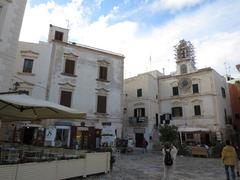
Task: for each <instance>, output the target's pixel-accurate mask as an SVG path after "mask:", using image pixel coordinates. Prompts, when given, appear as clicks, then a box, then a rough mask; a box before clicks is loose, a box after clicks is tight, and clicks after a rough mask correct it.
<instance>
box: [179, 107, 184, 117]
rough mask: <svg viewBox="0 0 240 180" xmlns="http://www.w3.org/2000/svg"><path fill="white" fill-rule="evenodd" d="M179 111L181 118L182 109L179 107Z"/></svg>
mask: <svg viewBox="0 0 240 180" xmlns="http://www.w3.org/2000/svg"><path fill="white" fill-rule="evenodd" d="M179 111H180V116H182V115H183V113H182V107H179Z"/></svg>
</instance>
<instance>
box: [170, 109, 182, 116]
mask: <svg viewBox="0 0 240 180" xmlns="http://www.w3.org/2000/svg"><path fill="white" fill-rule="evenodd" d="M172 116H173V117H181V116H182V107H173V108H172Z"/></svg>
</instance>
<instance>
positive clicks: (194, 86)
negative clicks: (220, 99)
mask: <svg viewBox="0 0 240 180" xmlns="http://www.w3.org/2000/svg"><path fill="white" fill-rule="evenodd" d="M192 88H193V93H199V89H198V84H193V85H192Z"/></svg>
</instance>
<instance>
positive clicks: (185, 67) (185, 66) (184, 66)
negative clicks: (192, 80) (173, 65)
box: [181, 64, 187, 74]
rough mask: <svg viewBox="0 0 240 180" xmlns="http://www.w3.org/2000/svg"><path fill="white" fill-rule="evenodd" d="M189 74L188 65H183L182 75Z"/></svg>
mask: <svg viewBox="0 0 240 180" xmlns="http://www.w3.org/2000/svg"><path fill="white" fill-rule="evenodd" d="M186 73H187V65H186V64H182V65H181V74H186Z"/></svg>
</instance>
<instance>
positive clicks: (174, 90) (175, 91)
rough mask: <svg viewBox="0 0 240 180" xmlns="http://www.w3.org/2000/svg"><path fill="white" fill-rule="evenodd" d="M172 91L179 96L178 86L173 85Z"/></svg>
mask: <svg viewBox="0 0 240 180" xmlns="http://www.w3.org/2000/svg"><path fill="white" fill-rule="evenodd" d="M172 92H173V96H178V95H179V93H178V87H177V86H176V87H173V88H172Z"/></svg>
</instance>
